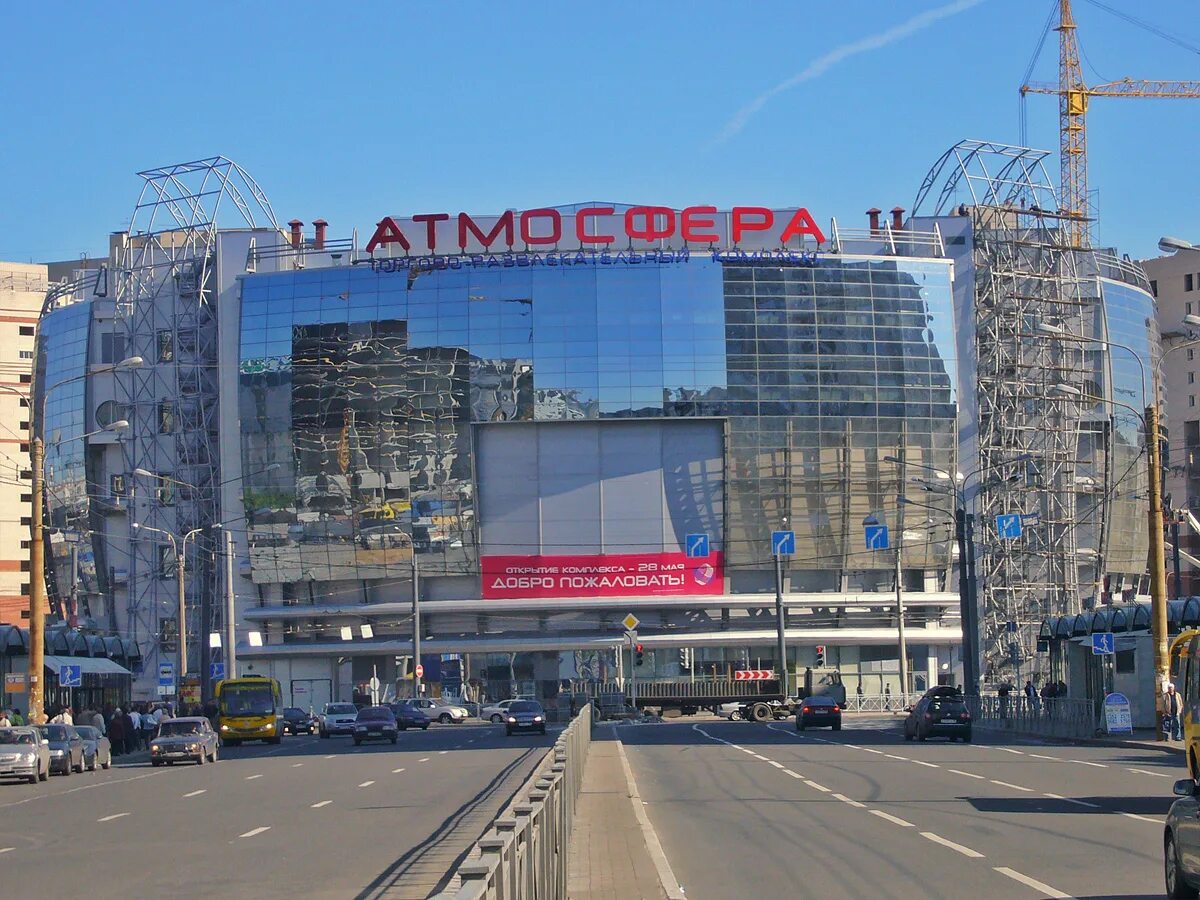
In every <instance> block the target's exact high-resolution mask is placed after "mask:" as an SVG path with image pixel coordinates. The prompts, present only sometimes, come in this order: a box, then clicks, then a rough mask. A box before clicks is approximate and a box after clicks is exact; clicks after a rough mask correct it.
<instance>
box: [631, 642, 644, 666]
mask: <svg viewBox="0 0 1200 900" xmlns="http://www.w3.org/2000/svg"><path fill="white" fill-rule="evenodd" d="M633 649H634V650H635V651H636V653H637V655H636V656H635V657H634V662H635V663H636V664H637V665H639V666H640V665H641V664H642V662H643V661H644V660H645V658H646V657H645V655H644V654H643V653H642V645H641V644H638V645H637V646H636V647H634V648H633Z"/></svg>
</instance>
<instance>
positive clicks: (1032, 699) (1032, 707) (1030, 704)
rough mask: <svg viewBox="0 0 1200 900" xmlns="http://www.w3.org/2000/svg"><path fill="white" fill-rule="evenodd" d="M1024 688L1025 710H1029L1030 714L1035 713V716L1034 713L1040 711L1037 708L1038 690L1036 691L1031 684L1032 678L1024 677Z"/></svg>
mask: <svg viewBox="0 0 1200 900" xmlns="http://www.w3.org/2000/svg"><path fill="white" fill-rule="evenodd" d="M1024 690H1025V703H1026V710H1027V712H1029V713H1030V714H1032V715H1035V716H1036V715H1037V714H1038V713H1039V712H1040V710H1039V709H1038V692H1037V688H1035V687H1034V686H1033V681H1032V680H1030V679H1028V678H1027V679H1025V688H1024Z"/></svg>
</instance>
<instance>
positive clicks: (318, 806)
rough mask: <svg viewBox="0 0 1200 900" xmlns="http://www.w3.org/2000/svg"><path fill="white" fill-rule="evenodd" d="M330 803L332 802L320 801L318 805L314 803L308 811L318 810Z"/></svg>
mask: <svg viewBox="0 0 1200 900" xmlns="http://www.w3.org/2000/svg"><path fill="white" fill-rule="evenodd" d="M332 802H333V801H332V800H322V801H321V802H320V803H314V804H313V805H312V806H311V807H309V808H310V809H320V808H321V807H322V806H328V805H329V804H330V803H332Z"/></svg>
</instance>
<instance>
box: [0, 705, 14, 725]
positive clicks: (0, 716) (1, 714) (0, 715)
mask: <svg viewBox="0 0 1200 900" xmlns="http://www.w3.org/2000/svg"><path fill="white" fill-rule="evenodd" d="M11 727H12V719H10V718H9V717H8V710H7V709H0V728H11Z"/></svg>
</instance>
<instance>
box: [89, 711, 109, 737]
mask: <svg viewBox="0 0 1200 900" xmlns="http://www.w3.org/2000/svg"><path fill="white" fill-rule="evenodd" d="M90 724H91V726H92V727H93V728H95V729H96V730H97V731H98V732H100V733H101V734H105V733H106V732H107V730H108V729H107V728H106V727H105V722H104V713H102V712H100V710H96V711H95V712H93V713H92V721H91V723H90Z"/></svg>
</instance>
